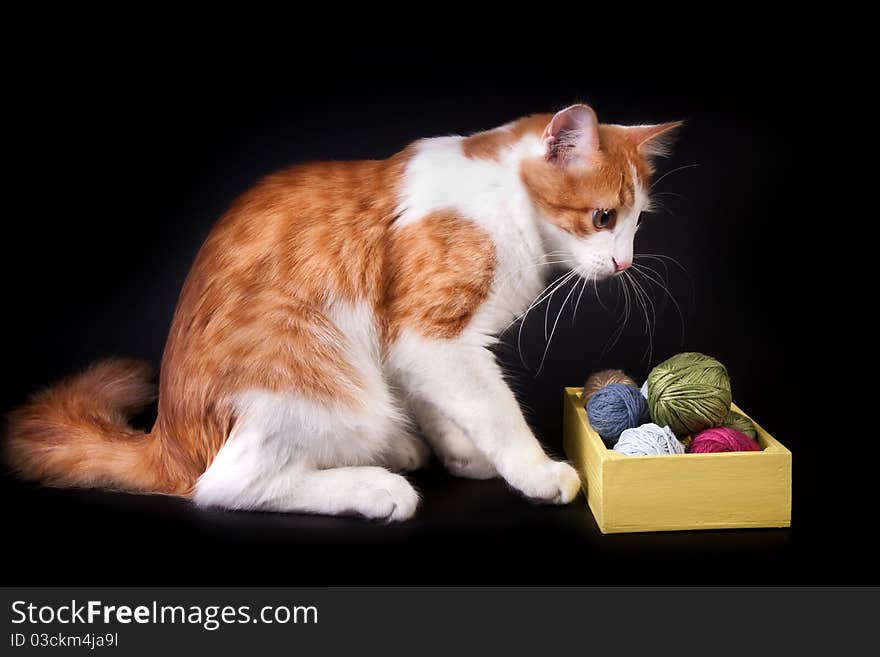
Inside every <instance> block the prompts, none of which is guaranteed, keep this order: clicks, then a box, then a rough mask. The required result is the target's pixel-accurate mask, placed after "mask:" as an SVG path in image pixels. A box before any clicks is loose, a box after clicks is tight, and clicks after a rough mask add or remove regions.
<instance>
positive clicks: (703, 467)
mask: <svg viewBox="0 0 880 657" xmlns="http://www.w3.org/2000/svg"><path fill="white" fill-rule="evenodd" d="M603 496H604V501H605V505H604V511H605V515H604V518H603V520H604V530H605V531H608V532H622V531H664V530H675V529H710V528H731V527H788V526H789V525H790V523H791V454H790V453H775V452H736V453H733V452H731V453H726V454H689V455H684V456H669V457H662V456H661V457H631V458H629V459H623V460H615V461H612V462H609V463H607V464H606V469H605V478H604V490H603Z"/></svg>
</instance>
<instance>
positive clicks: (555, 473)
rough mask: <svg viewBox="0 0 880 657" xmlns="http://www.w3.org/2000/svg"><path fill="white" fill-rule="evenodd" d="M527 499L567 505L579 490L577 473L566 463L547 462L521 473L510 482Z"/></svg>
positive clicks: (579, 484) (579, 482)
mask: <svg viewBox="0 0 880 657" xmlns="http://www.w3.org/2000/svg"><path fill="white" fill-rule="evenodd" d="M510 483H511V484H512V485H513V486H514V487H515V488H517V489H519V491H520V492H522V493H523V495H525V496H526V497H528V498H531V499H533V500H536V501H538V502H545V503H548V504H568V503H569V502H571V501H572V500H573V499H574V498H575V497H577V494H578V491H580V488H581V480H580V477H579V476H578V473H577V471H576V470H575V469H574V468H573V467H571V466H570V465H569V464H568V463H563V462H561V461H551V460H549V459H548V460H547V461H545V462H544V463H542V464H541V465H539V466H537V467H534V466H533V467H531V468H528V469H526V470H525V471H523V472H522V473H521V474H520V476H518V477H517V481H511V482H510Z"/></svg>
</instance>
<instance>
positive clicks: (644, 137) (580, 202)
mask: <svg viewBox="0 0 880 657" xmlns="http://www.w3.org/2000/svg"><path fill="white" fill-rule="evenodd" d="M678 125H679V124H678V123H666V124H662V125H649V126H633V127H624V126H617V125H600V124H599V123H598V121H597V119H596V115H595V113H594V112H593V110H592V109H591V108H590V107H588V106H586V105H574V106H572V107H568V108H567V109H564V110H562V111H561V112H559V113H557V114H556V115H535V116H529V117H527V118H524V119H520V120H518V121H515V122H513V123H510V124H507V125H504V126H502V127H500V128H496V129H494V130H489V131H486V132H481V133H477V134H474V135H471V136H469V137H441V138H436V139H424V140H421V141H417V142H415V143H414V144H412V145H410V146H409V147H408V148H406V149H405V150H403V151H402V152H400V153H398V154H396V155H394V156H392V157H390V158H389V159H387V160H382V161H363V162H322V163H314V164H305V165H301V166H296V167H293V168H291V169H289V170H286V171H282V172H280V173H277V174H274V175H271V176H269V177H267V178H266V179H264V180H263V181H262V182H260V183H259V184H258V185H257V186H255V187H254V188H253V189H251V190H250V191H248V192H246V193H245V194H244V195H243V196H241V197H240V198H239V199H238V200H237V201H235V203H234V204H233V206H232V207H231V208H230V209H229V210H228V211H227V212H226V214H225V215H224V216H223V218H222V219H221V220H220V221H219V222H218V224H217V225H216V227H215V228H214V229H213V231H212V232H211V234H210V235H209V237H208V238H207V240H206V242H205V244H204V246H203V247H202V249H201V251H200V252H199V254H198V256H197V258H196V261H195V263H194V265H193V267H192V270H191V271H190V273H189V276H188V278H187V280H186V283H185V284H184V287H183V291H182V293H181V296H180V300H179V302H178V305H177V309H176V312H175V315H174V320H173V323H172V325H171V332H170V335H169V337H168V342H167V345H166V348H165V354H164V357H163V360H162V369H161V375H160V381H159V407H158V419H157V421H156V424H155V426H154V427H153V429H152V431H151V432H150V433H149V434H144V433H141V432H138V431H135V430H133V429H131V428H130V427H129V426H128V424H127V418H128V417H130V416H131V414H132V413H134V412H136V411H137V410H138V409H139V408H140V407H143V406H145V405H147V404H149V403H150V402H151V401H152V400H153V399H154V391H153V389H152V386H151V385H150V373H149V370H148V368H147V367H146V366H144V365H142V364H139V363H136V362H133V361H127V360H111V361H106V362H103V363H100V364H98V365H96V366H95V367H93V368H91V369H89V370H87V371H86V372H84V373H82V374H79V375H77V376H74V377H72V378H71V379H69V380H67V381H63V382H61V383H58V384H56V385H55V386H54V387H51V388H49V389H47V390H45V391H43V392H41V393H39V394H37V395H36V396H35V397H34V398H33V399H32V400H30V401H29V402H28V403H27V404H26V405H25V406H23V407H22V408H20V409H18V410H16V411H14V412H13V413H12V414H11V416H10V418H9V420H10V421H9V428H8V433H7V436H6V440H5V443H4V451H5V456H6V459H7V462H8V463H9V464H10V466H11V467H12V468H13V469H14V470H15V471H17V472H18V473H19V474H21V475H22V476H24V477H27V478H30V479H36V480H40V481H43V482H45V483H47V484H50V485H58V486H85V487H107V488H113V489H122V490H131V491H142V492H148V493H165V494H173V495H180V496H185V497H191V498H192V499H193V501H194V502H195V503H196V504H198V505H201V506H218V507H225V508H229V509H259V510H268V511H290V512H307V513H324V514H359V515H362V516H365V517H367V518H377V519H386V520H404V519H406V518H409V517H411V516H412V515H413V514H414V513H415V511H416V507H417V505H418V501H419V496H418V493H417V492H416V490H415V489H414V488H413V487H412V485H411V484H410V483H409V481H407V479H406V478H405V477H403V476H401V475H400V474H396V473H398V472H402V471H407V470H412V469H415V468H418V467H420V466H422V465H423V464H425V462H426V461H427V460H428V458H429V454H430V450H433V451H434V453H435V454H436V455H437V456H438V458H439V459H440V460H441V461H442V462H443V463H444V464H445V465H446V467H447V468H448V469H449V470H450V471H451V472H452V473H454V474H456V475H459V476H463V477H474V478H490V477H495V476H501V477H503V478H504V479H505V480H506V481H507V482H508V483H509V484H510V485H511V486H512V487H513V488H515V489H517V490H518V491H520V492H521V493H522V494H523V495H525V496H527V497H529V498H532V499H534V500H539V501H543V502H550V503H555V504H565V503H568V502H570V501H571V500H572V499H573V498H574V497H575V496H576V495H577V492H578V489H579V481H578V475H577V474H576V473H575V471H574V470H573V469H572V468H571V467H570V466H569V465H568V464H566V463H563V462H559V461H554V460H552V459H550V458H549V457H548V456H547V454H546V453H545V452H544V450H543V449H542V448H541V445H540V444H539V443H538V441H537V440H536V439H535V436H534V435H533V434H532V431H531V430H530V429H529V426H528V425H527V424H526V421H525V419H524V418H523V415H522V412H521V411H520V409H519V407H518V405H517V402H516V400H515V398H514V395H513V393H512V392H511V391H510V389H509V388H508V386H507V385H506V384H505V382H504V379H503V377H502V373H501V370H500V368H499V367H498V365H497V364H496V362H495V358H494V356H493V354H492V353H491V351H490V350H489V347H490V345H492V344H493V342H494V341H495V340H496V338H495V336H497V334H498V333H499V332H500V331H501V330H502V329H503V328H504V327H505V326H506V325H507V324H508V323H509V322H511V320H512V319H514V318H516V317H517V316H518V315H519V314H521V313H522V312H523V311H524V310H525V309H526V308H527V307H528V306H529V304H530V303H531V302H532V301H533V300H534V298H535V297H536V295H537V294H538V293H539V292H540V291H541V290H542V288H543V287H544V283H545V279H546V275H547V272H548V270H549V269H550V268H552V267H553V266H554V263H556V264H558V263H559V262H564V263H565V266H566V267H567V268H568V267H571V268H573V269H574V271H575V272H576V273H577V274H578V275H580V276H582V277H585V278H604V277H608V276H612V275H614V274H615V273H616V272H619V271H622V270H625V269H626V268H627V267H629V266H630V264H631V263H632V259H633V238H634V236H635V233H636V226H637V223H638V218H639V214H640V213H641V212H642V211H643V210H644V209H645V208H646V205H647V203H648V188H649V179H650V176H651V174H652V168H651V163H650V158H651V156H653V155H656V154H658V153H660V152H661V151H662V149H663V145H664V141H665V140H666V137H668V135H669V134H670V131H671V130H672V129H674V128H676V127H677V126H678ZM424 441H427V444H426V443H425V442H424ZM429 445H430V449H429Z"/></svg>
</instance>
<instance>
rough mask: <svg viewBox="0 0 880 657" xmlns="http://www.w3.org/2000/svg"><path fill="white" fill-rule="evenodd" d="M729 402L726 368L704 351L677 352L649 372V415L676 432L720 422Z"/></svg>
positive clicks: (688, 430) (719, 424) (728, 378)
mask: <svg viewBox="0 0 880 657" xmlns="http://www.w3.org/2000/svg"><path fill="white" fill-rule="evenodd" d="M730 402H731V395H730V377H729V376H728V375H727V368H725V367H724V365H722V364H721V363H719V362H718V361H717V360H715V359H714V358H711V357H710V356H706V355H705V354H699V353H696V352H685V353H683V354H677V355H675V356H673V357H672V358H669V359H668V360H665V361H663V362H662V363H660V364H659V365H658V366H657V367H655V368H654V369H653V370H651V373H650V374H649V375H648V409H649V410H650V411H651V418H652V419H653V420H654V422H655V423H656V424H659V425H660V426H661V427H662V426H664V425H668V426H669V428H670V429H672V431H673V432H674V433H675V435H676V436H686V435H688V434H694V433H697V432H699V431H702V430H703V429H708V428H710V427H718V426H721V423H722V422H724V420H725V419H726V418H727V414H728V413H729V412H730Z"/></svg>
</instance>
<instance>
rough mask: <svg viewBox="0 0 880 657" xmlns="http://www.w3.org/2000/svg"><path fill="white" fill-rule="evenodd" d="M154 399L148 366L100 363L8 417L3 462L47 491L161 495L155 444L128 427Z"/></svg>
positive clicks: (130, 362)
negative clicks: (66, 489)
mask: <svg viewBox="0 0 880 657" xmlns="http://www.w3.org/2000/svg"><path fill="white" fill-rule="evenodd" d="M155 397H156V390H155V387H154V386H153V385H152V384H151V371H150V367H149V366H148V365H146V364H145V363H141V362H138V361H135V360H130V359H113V360H106V361H103V362H101V363H98V364H97V365H95V366H93V367H91V368H90V369H88V370H86V371H85V372H83V373H81V374H77V375H75V376H72V377H70V378H69V379H66V380H64V381H61V382H59V383H57V384H55V385H53V386H52V387H50V388H48V389H46V390H43V391H42V392H39V393H37V394H36V395H35V396H34V397H33V398H31V399H30V400H29V401H28V402H27V403H26V404H24V406H22V407H21V408H19V409H17V410H15V411H13V412H12V413H11V414H10V415H9V417H8V420H7V421H8V424H7V427H6V436H5V440H4V441H3V456H4V457H5V460H6V463H7V464H8V465H9V467H10V468H11V469H12V470H14V471H15V472H16V473H17V474H19V475H21V476H22V477H24V478H26V479H34V480H37V481H41V482H43V483H45V484H48V485H50V486H77V487H101V488H114V489H120V490H131V491H141V492H164V491H163V490H162V488H163V486H162V483H161V482H162V479H163V477H162V476H161V458H160V456H161V455H160V451H161V444H160V442H159V440H158V439H157V438H156V437H154V436H151V435H150V434H145V433H142V432H139V431H135V430H134V429H132V428H131V427H130V426H129V425H128V420H129V418H130V417H131V416H132V415H133V414H134V413H136V412H138V411H139V410H142V409H144V408H146V407H147V406H148V405H149V403H150V402H151V401H153V400H154V399H155Z"/></svg>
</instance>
